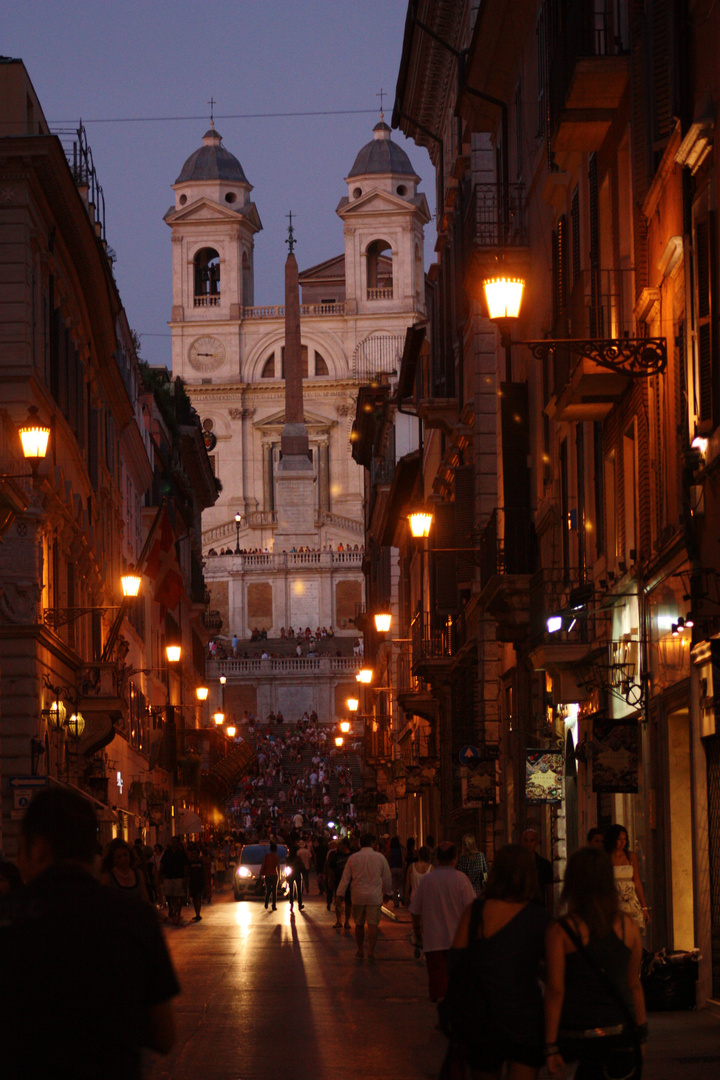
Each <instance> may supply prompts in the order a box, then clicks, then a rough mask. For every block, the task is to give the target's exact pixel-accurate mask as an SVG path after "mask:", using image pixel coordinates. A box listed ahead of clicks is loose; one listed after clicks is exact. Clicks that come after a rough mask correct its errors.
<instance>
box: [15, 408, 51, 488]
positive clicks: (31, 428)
mask: <svg viewBox="0 0 720 1080" xmlns="http://www.w3.org/2000/svg"><path fill="white" fill-rule="evenodd" d="M19 432H20V442H21V443H22V451H23V457H24V458H25V460H26V461H27V463H28V465H29V466H30V468H31V470H32V473H31V475H32V476H33V478H35V476H37V470H38V465H39V464H40V462H41V461H42V460H43V458H44V457H45V455H46V454H47V448H48V440H49V438H50V428H49V427H48V425H47V424H43V423H41V421H40V417H39V416H38V411H37V407H36V406H35V405H31V406H30V408H29V409H28V415H27V419H26V420H25V423H24V424H23V425H22V426H21V427H20V429H19Z"/></svg>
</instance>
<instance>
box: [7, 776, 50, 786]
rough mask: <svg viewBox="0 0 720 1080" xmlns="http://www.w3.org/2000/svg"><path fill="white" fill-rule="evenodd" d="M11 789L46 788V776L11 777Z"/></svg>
mask: <svg viewBox="0 0 720 1080" xmlns="http://www.w3.org/2000/svg"><path fill="white" fill-rule="evenodd" d="M10 787H11V788H40V787H47V776H11V777H10Z"/></svg>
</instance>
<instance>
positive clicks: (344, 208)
mask: <svg viewBox="0 0 720 1080" xmlns="http://www.w3.org/2000/svg"><path fill="white" fill-rule="evenodd" d="M397 210H402V211H404V212H405V213H407V212H408V211H409V210H412V211H415V212H419V213H420V215H421V217H422V219H423V221H424V222H425V221H429V220H430V209H429V207H428V204H427V199H426V198H425V196H424V195H422V194H419V195H415V196H413V198H412V199H403V198H401V197H400V196H399V195H394V194H393V193H392V192H390V191H381V190H378V189H377V188H375V189H374V190H372V191H368V193H367V194H366V195H361V196H360V198H359V199H353V200H352V202H351V201H350V199H348V198H347V196H345V198H343V199H341V200H340V202H339V203H338V205H337V208H336V212H337V213H338V215H339V216H340V217H341V218H349V217H354V216H364V215H365V214H387V213H390V212H395V211H397Z"/></svg>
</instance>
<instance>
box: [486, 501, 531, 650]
mask: <svg viewBox="0 0 720 1080" xmlns="http://www.w3.org/2000/svg"><path fill="white" fill-rule="evenodd" d="M536 562H537V537H536V535H535V527H534V525H533V523H532V521H530V520H529V518H528V515H527V512H526V511H520V510H513V509H512V508H503V507H498V508H497V509H495V510H493V512H492V514H491V515H490V518H489V520H488V523H487V525H486V526H485V528H484V529H483V530H482V533H481V534H480V583H481V593H480V600H479V603H480V607H481V608H482V609H483V610H484V611H486V612H487V613H488V615H490V616H492V618H493V619H494V620H495V621H496V622H497V632H498V640H499V641H512V642H517V641H519V640H520V639H521V638H523V637H524V636H525V634H526V633H527V631H528V628H529V626H530V576H531V574H532V573H533V572H534V571H535V566H536Z"/></svg>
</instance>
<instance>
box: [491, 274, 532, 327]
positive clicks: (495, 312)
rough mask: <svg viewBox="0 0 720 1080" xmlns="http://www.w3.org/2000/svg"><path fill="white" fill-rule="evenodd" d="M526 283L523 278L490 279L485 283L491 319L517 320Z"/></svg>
mask: <svg viewBox="0 0 720 1080" xmlns="http://www.w3.org/2000/svg"><path fill="white" fill-rule="evenodd" d="M524 288H525V282H524V281H523V279H522V278H490V279H489V280H488V281H484V282H483V289H484V290H485V299H486V301H487V306H488V312H489V315H490V318H491V319H517V317H518V315H519V314H520V305H521V304H522V298H523V289H524Z"/></svg>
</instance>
